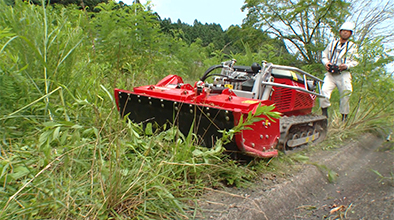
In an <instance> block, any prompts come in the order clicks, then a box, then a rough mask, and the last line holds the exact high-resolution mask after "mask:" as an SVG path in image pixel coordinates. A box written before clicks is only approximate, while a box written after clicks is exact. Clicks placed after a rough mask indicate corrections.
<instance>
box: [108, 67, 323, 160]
mask: <svg viewBox="0 0 394 220" xmlns="http://www.w3.org/2000/svg"><path fill="white" fill-rule="evenodd" d="M234 63H235V61H234V60H233V61H231V62H225V63H222V65H216V66H212V67H210V68H209V69H208V70H207V71H206V72H205V73H204V75H203V76H202V77H201V79H200V81H198V82H196V83H195V84H194V85H193V86H192V85H190V84H185V83H184V82H183V80H182V78H181V77H179V76H177V75H168V76H167V77H165V78H163V79H162V80H161V81H159V82H158V83H157V84H155V85H147V86H140V87H135V88H134V89H133V91H128V90H122V89H115V99H116V104H117V106H118V110H119V112H120V115H121V116H122V117H125V116H127V117H128V118H129V119H130V120H131V121H133V122H136V123H143V124H144V123H149V122H154V123H156V124H157V125H159V126H162V125H164V124H166V123H169V124H171V125H176V126H177V127H178V128H179V130H180V131H181V132H182V133H184V134H187V133H188V132H190V131H191V128H192V131H193V133H194V134H197V136H198V137H199V139H200V140H201V142H200V144H201V145H204V146H206V147H212V146H214V144H215V142H216V140H217V139H218V138H221V135H222V134H221V133H219V132H218V131H219V130H227V131H228V130H230V129H232V128H233V127H234V126H236V125H238V123H239V122H240V120H241V116H243V117H242V118H244V119H245V118H247V115H248V114H249V112H255V111H256V109H257V108H258V106H260V105H263V106H271V105H275V106H276V108H275V109H274V111H277V112H280V113H282V114H283V116H284V117H282V118H281V119H268V117H266V116H264V115H261V116H259V117H261V118H262V120H261V121H259V122H255V123H254V124H252V125H251V126H249V129H245V130H242V131H241V132H239V133H237V134H236V135H235V137H234V139H233V140H232V142H231V143H230V144H227V145H226V149H227V150H229V151H241V152H243V153H245V154H248V155H252V156H256V157H264V158H269V157H275V156H277V155H278V150H279V149H280V150H289V149H292V148H294V147H297V146H301V145H305V144H307V143H310V142H315V141H320V140H322V139H324V137H325V131H326V126H327V119H326V118H325V117H322V116H315V115H313V114H311V111H312V108H313V106H314V103H315V99H316V97H324V96H322V95H321V94H320V93H317V92H316V85H317V86H318V87H319V88H320V83H321V80H320V79H318V78H316V77H314V76H312V75H310V74H308V73H305V72H303V71H301V70H299V69H297V68H293V67H286V66H278V65H273V64H264V63H263V67H261V66H259V65H258V64H253V65H252V66H251V67H247V66H234ZM218 68H221V69H222V71H221V73H220V74H213V71H214V70H216V69H218ZM212 76H214V79H213V81H214V82H213V83H212V84H210V83H206V82H205V80H207V78H208V77H212ZM310 78H312V80H310Z"/></svg>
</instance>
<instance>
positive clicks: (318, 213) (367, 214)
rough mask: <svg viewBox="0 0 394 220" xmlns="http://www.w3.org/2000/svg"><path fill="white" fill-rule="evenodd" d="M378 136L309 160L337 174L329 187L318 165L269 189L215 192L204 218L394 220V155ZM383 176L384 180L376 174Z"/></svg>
mask: <svg viewBox="0 0 394 220" xmlns="http://www.w3.org/2000/svg"><path fill="white" fill-rule="evenodd" d="M388 144H391V146H392V144H394V143H392V142H383V141H382V140H381V139H378V138H377V137H375V136H373V135H365V136H363V137H361V138H360V139H359V140H358V141H353V142H351V143H349V144H347V145H346V146H343V147H341V148H339V149H336V150H333V151H323V152H319V153H314V154H313V155H309V157H310V161H314V162H316V163H317V164H320V165H325V166H327V167H328V168H330V169H331V170H333V171H335V172H336V173H337V174H338V175H337V180H336V181H335V183H329V182H328V179H327V177H326V176H324V174H323V173H322V172H321V170H319V169H318V168H317V167H316V166H314V165H303V167H302V170H301V171H300V172H299V173H297V174H295V175H294V176H293V177H291V178H287V179H286V180H285V181H283V182H281V183H277V184H273V185H272V184H271V185H272V186H270V187H267V185H265V184H259V185H257V186H256V187H254V189H251V190H248V189H226V191H212V192H211V193H208V194H207V195H206V196H205V197H204V199H202V200H201V203H200V205H201V207H202V210H203V213H202V214H201V215H200V216H201V219H231V220H233V219H245V220H246V219H251V220H252V219H253V220H257V219H368V220H370V219H390V220H392V219H394V180H393V179H392V178H393V176H391V175H393V174H394V152H393V151H388V150H387V149H384V147H385V146H386V148H387V146H388ZM373 170H376V171H378V173H379V174H381V175H382V176H384V177H387V178H381V177H379V175H378V174H376V173H375V172H373Z"/></svg>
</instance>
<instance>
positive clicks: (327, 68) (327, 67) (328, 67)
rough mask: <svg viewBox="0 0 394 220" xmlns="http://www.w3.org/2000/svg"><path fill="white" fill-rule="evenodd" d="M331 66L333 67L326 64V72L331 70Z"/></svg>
mask: <svg viewBox="0 0 394 220" xmlns="http://www.w3.org/2000/svg"><path fill="white" fill-rule="evenodd" d="M330 65H332V63H326V65H325V66H326V70H327V71H329V70H330Z"/></svg>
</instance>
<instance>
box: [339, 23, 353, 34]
mask: <svg viewBox="0 0 394 220" xmlns="http://www.w3.org/2000/svg"><path fill="white" fill-rule="evenodd" d="M339 30H340V31H341V30H347V31H351V32H354V24H353V23H352V22H345V23H343V24H342V26H341V28H339Z"/></svg>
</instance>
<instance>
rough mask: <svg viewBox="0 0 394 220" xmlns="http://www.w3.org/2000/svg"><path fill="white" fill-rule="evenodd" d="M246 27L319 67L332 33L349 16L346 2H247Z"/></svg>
mask: <svg viewBox="0 0 394 220" xmlns="http://www.w3.org/2000/svg"><path fill="white" fill-rule="evenodd" d="M245 3H246V4H245V5H244V6H243V7H242V10H247V11H248V14H247V18H246V24H247V25H253V26H254V27H257V28H262V29H263V30H264V31H266V32H267V33H269V34H272V35H275V36H276V37H278V38H279V39H281V40H283V41H284V42H285V43H286V45H287V47H288V49H289V50H290V51H292V52H293V53H295V54H296V55H298V56H299V57H300V58H301V59H302V60H303V61H304V62H305V63H306V64H316V63H317V61H318V60H320V56H321V55H320V54H321V51H322V50H323V49H324V47H325V44H326V43H327V42H325V40H324V39H327V38H328V37H327V36H326V35H327V33H330V31H327V30H328V29H333V30H337V27H339V25H341V23H342V22H343V21H344V19H345V17H346V15H348V13H349V12H348V10H345V9H347V8H348V7H349V5H350V4H349V3H346V2H345V1H343V0H291V1H288V0H246V1H245Z"/></svg>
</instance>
